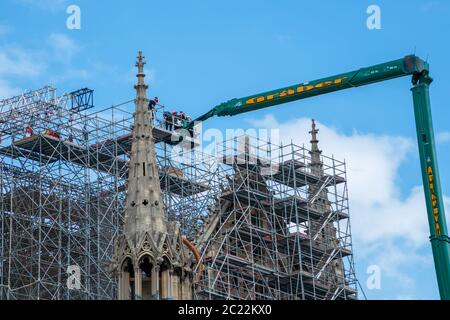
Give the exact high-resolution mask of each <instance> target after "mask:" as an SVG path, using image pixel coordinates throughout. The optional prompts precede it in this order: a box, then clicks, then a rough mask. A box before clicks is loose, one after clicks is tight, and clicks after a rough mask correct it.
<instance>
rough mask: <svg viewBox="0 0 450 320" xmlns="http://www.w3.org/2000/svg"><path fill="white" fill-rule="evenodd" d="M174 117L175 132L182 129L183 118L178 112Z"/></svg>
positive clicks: (173, 113)
mask: <svg viewBox="0 0 450 320" xmlns="http://www.w3.org/2000/svg"><path fill="white" fill-rule="evenodd" d="M172 116H173V127H174V129H175V130H178V129H180V128H181V117H180V115H179V114H178V112H177V111H174V112H172Z"/></svg>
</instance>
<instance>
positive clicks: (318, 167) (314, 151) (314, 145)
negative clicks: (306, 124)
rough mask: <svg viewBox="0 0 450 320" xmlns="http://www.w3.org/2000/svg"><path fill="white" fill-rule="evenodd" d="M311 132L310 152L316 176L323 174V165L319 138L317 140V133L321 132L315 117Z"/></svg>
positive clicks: (313, 171) (312, 171)
mask: <svg viewBox="0 0 450 320" xmlns="http://www.w3.org/2000/svg"><path fill="white" fill-rule="evenodd" d="M309 133H310V134H311V151H309V154H310V155H311V162H310V168H311V173H313V174H314V175H316V176H322V175H323V165H322V161H321V159H320V155H321V154H322V151H321V150H320V149H319V140H317V133H319V129H317V128H316V122H315V120H314V119H313V120H312V129H311V131H310V132H309Z"/></svg>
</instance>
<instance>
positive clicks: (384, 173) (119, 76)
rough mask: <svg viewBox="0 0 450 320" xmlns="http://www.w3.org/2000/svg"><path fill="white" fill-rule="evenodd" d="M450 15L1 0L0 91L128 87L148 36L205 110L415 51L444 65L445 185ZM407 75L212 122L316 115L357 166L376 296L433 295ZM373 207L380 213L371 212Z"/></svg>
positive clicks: (123, 96) (153, 72)
mask: <svg viewBox="0 0 450 320" xmlns="http://www.w3.org/2000/svg"><path fill="white" fill-rule="evenodd" d="M70 4H76V5H78V6H80V8H81V19H82V20H81V21H82V22H81V30H68V29H67V28H66V19H67V17H68V14H67V13H66V8H67V6H68V5H70ZM371 4H376V5H378V6H380V8H381V19H382V20H381V21H382V22H381V23H382V29H381V30H368V29H367V27H366V19H367V17H368V15H367V14H366V9H367V7H368V6H369V5H371ZM449 16H450V3H449V2H448V1H444V0H441V1H439V0H429V1H418V0H410V1H395V2H394V1H381V0H373V1H365V0H348V1H331V0H330V1H320V4H319V2H317V1H316V2H314V1H264V2H263V1H231V0H230V1H171V2H163V1H158V2H157V1H135V0H129V1H120V2H119V1H106V0H97V1H86V0H84V1H83V0H81V1H75V0H73V1H66V0H41V1H31V0H3V1H1V4H0V99H1V98H4V97H7V96H9V95H12V94H15V93H18V92H20V91H21V90H24V89H34V88H39V87H42V86H43V85H45V84H48V83H50V84H53V85H55V86H56V87H57V88H58V89H59V92H60V93H63V92H66V91H73V90H76V89H79V88H82V87H90V88H92V89H94V90H95V103H96V105H97V107H98V108H102V107H107V106H110V105H111V104H116V103H120V102H123V101H127V100H130V99H132V98H133V96H134V91H133V83H134V79H135V78H134V73H135V71H134V61H135V56H136V52H137V50H138V49H141V50H143V51H144V55H145V56H146V57H147V61H148V64H147V66H146V68H147V72H148V74H149V77H148V79H149V81H150V82H151V88H150V93H149V94H150V95H158V96H159V98H160V101H161V102H162V103H163V104H165V105H167V106H174V107H176V109H181V108H182V109H184V111H187V112H188V113H189V114H191V115H192V116H197V115H199V114H201V113H203V112H204V111H206V110H208V109H209V108H211V107H213V106H214V105H216V104H218V103H220V102H222V101H226V100H228V99H230V98H234V97H241V96H246V95H249V94H253V93H258V92H262V91H266V90H270V89H274V88H278V87H282V86H286V85H290V84H294V83H299V82H302V81H307V80H314V79H318V78H321V77H324V76H330V75H334V74H337V73H341V72H346V71H350V70H354V69H357V68H359V67H363V66H369V65H372V64H377V63H381V62H385V61H389V60H393V59H398V58H401V57H403V56H405V55H407V54H410V53H414V52H415V53H416V54H417V55H419V56H421V57H423V58H428V60H429V62H430V64H431V74H432V76H433V78H434V79H435V82H434V83H433V85H432V88H431V99H432V107H433V116H434V126H435V132H436V133H437V136H438V144H437V147H438V156H439V163H440V171H441V179H442V184H443V190H444V192H445V194H446V195H450V181H449V177H450V166H448V163H449V160H450V151H449V147H450V125H449V124H448V119H450V108H447V104H448V101H449V92H450V91H449V89H450V80H449V77H448V75H449V74H450V64H449V63H448V57H449V56H450V44H449V41H447V39H448V34H449V31H450V19H448V17H449ZM409 88H410V79H407V78H403V79H397V80H393V81H390V82H387V83H379V84H375V85H372V86H368V87H363V88H358V89H353V90H348V91H343V92H338V93H334V94H329V95H325V96H321V97H317V98H314V99H309V100H303V101H299V102H295V103H290V104H288V105H282V106H279V107H274V108H269V109H266V110H261V111H257V112H254V113H252V114H246V115H242V116H238V117H234V118H229V119H223V118H220V119H212V120H210V121H209V122H208V123H207V124H205V126H206V128H221V129H224V128H226V127H242V128H247V127H250V126H255V125H256V126H272V127H278V128H280V130H281V132H282V137H283V138H284V139H293V140H295V141H296V142H299V143H307V142H308V141H307V140H308V138H307V136H306V135H305V134H306V131H307V126H308V122H307V121H306V119H309V118H316V119H317V120H318V121H319V124H320V127H321V129H322V131H321V133H320V134H321V135H320V136H319V137H320V138H321V146H322V148H323V149H324V153H325V154H330V153H334V154H336V155H337V156H339V157H340V158H345V159H346V160H347V164H348V166H349V172H350V173H349V192H350V197H351V201H350V205H351V210H352V211H351V215H352V219H353V222H354V223H353V232H354V245H355V260H356V266H357V276H358V278H359V279H360V281H361V283H362V285H363V287H365V282H366V278H367V274H366V268H367V266H369V265H372V264H377V265H380V266H382V288H381V290H368V289H365V292H366V294H367V296H368V297H369V298H373V299H396V298H402V299H406V298H418V299H436V298H438V293H437V284H436V280H435V274H434V267H433V263H432V256H431V249H430V245H429V244H428V240H427V236H428V233H427V232H428V230H427V228H428V226H427V222H426V216H425V212H424V211H423V210H422V209H423V207H421V206H423V195H422V193H421V192H422V191H421V189H420V185H421V177H420V171H419V159H418V155H417V147H416V145H415V134H416V133H415V128H414V117H413V109H412V98H411V93H410V91H409ZM300 131H301V133H299V132H300ZM327 139H328V141H327ZM365 163H367V165H365ZM369 164H371V165H369ZM377 166H379V167H378V168H377ZM355 168H356V169H355ZM352 177H354V179H353V180H354V181H356V182H354V183H353V184H352V183H351V178H352ZM418 188H419V189H418ZM373 190H379V192H376V191H373ZM364 193H367V194H370V195H371V197H370V200H365V199H362V198H363V197H364ZM377 216H379V217H380V218H379V219H378V220H379V221H375V222H373V223H375V224H376V227H372V226H370V225H368V223H367V222H365V221H367V219H376V217H377ZM385 218H386V219H385ZM370 221H372V220H370ZM424 227H425V228H424Z"/></svg>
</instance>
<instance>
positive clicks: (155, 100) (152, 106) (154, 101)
mask: <svg viewBox="0 0 450 320" xmlns="http://www.w3.org/2000/svg"><path fill="white" fill-rule="evenodd" d="M158 102H159V99H158V97H154V98H153V99H152V100H150V102H149V103H148V111H150V114H151V116H152V118H151V119H150V122H151V123H152V124H153V123H154V122H155V116H156V105H157V104H158Z"/></svg>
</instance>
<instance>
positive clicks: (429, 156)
mask: <svg viewBox="0 0 450 320" xmlns="http://www.w3.org/2000/svg"><path fill="white" fill-rule="evenodd" d="M429 71H430V67H429V64H428V62H426V61H424V60H422V59H421V58H419V57H417V56H415V55H408V56H406V57H404V58H402V59H398V60H393V61H390V62H386V63H382V64H377V65H374V66H370V67H366V68H361V69H358V70H356V71H352V72H347V73H343V74H338V75H335V76H332V77H327V78H322V79H318V80H314V81H311V82H304V83H300V84H296V85H292V86H289V87H284V88H280V89H277V90H273V91H268V92H263V93H260V94H256V95H251V96H247V97H243V98H238V99H231V100H229V101H227V102H224V103H221V104H219V105H217V106H216V107H214V108H213V109H211V110H209V111H208V112H207V113H205V114H203V115H201V116H200V117H198V118H196V119H195V120H194V121H192V122H190V123H188V124H187V125H186V126H185V129H188V130H191V129H192V128H193V127H194V125H195V123H196V122H199V121H205V120H207V119H209V118H211V117H213V116H234V115H238V114H242V113H246V112H250V111H254V110H259V109H263V108H267V107H270V106H275V105H278V104H283V103H288V102H292V101H296V100H301V99H305V98H309V97H314V96H318V95H322V94H326V93H331V92H335V91H339V90H344V89H350V88H353V87H360V86H364V85H369V84H372V83H377V82H381V81H386V80H391V79H394V78H399V77H404V76H412V88H411V91H412V96H413V104H414V115H415V123H416V131H417V142H418V145H419V154H420V164H421V171H422V180H423V186H424V192H425V201H426V208H427V216H428V224H429V228H430V242H431V246H432V252H433V257H434V264H435V270H436V277H437V282H438V287H439V293H440V297H441V299H442V300H450V238H449V236H448V231H447V223H446V219H445V212H444V203H443V194H442V191H441V184H440V178H439V170H438V163H437V156H436V147H435V142H434V132H433V124H432V118H431V104H430V95H429V87H430V84H431V83H432V81H433V79H432V78H431V77H430V75H429Z"/></svg>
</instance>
